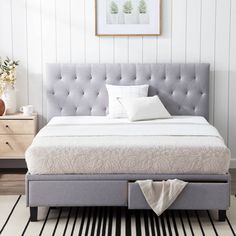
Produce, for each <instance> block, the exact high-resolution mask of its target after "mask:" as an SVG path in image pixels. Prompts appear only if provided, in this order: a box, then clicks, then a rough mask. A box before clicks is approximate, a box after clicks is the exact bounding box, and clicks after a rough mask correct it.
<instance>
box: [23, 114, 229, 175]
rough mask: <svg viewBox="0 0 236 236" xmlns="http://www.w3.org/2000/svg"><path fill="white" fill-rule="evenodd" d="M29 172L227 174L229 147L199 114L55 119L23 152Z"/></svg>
mask: <svg viewBox="0 0 236 236" xmlns="http://www.w3.org/2000/svg"><path fill="white" fill-rule="evenodd" d="M26 162H27V166H28V169H29V172H30V173H31V174H73V173H76V174H119V173H128V174H129V173H136V174H143V173H144V174H146V173H153V174H185V173H188V174H189V173H191V174H225V173H227V172H228V169H229V163H230V151H229V149H228V148H227V147H226V146H225V144H224V141H223V139H222V138H221V136H220V134H219V133H218V131H217V130H216V129H215V128H214V127H213V126H211V125H210V124H209V123H208V122H207V121H206V120H205V119H204V118H203V117H198V116H175V117H173V118H171V119H162V120H151V121H139V122H129V121H128V120H127V119H125V118H124V119H111V118H107V117H101V116H100V117H96V116H89V117H88V116H84V117H78V116H73V117H55V118H53V119H52V120H51V121H50V122H49V123H48V125H47V126H46V127H44V128H43V129H42V130H41V131H40V132H39V133H38V134H37V136H36V137H35V139H34V141H33V143H32V145H31V146H30V147H29V148H28V150H27V151H26Z"/></svg>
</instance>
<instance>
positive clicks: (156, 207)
mask: <svg viewBox="0 0 236 236" xmlns="http://www.w3.org/2000/svg"><path fill="white" fill-rule="evenodd" d="M136 182H137V183H138V184H139V186H140V188H141V190H142V193H143V195H144V197H145V199H146V201H147V203H148V204H149V206H150V207H151V208H152V209H153V211H154V212H155V213H156V214H157V215H158V216H159V215H161V214H162V213H163V212H164V211H165V210H166V209H167V208H168V207H169V206H170V205H171V204H172V203H173V202H174V201H175V200H176V198H177V197H178V196H179V194H180V193H181V192H182V190H183V189H184V188H185V186H186V185H187V184H188V183H187V182H184V181H182V180H178V179H173V180H171V179H169V180H167V181H164V180H163V181H161V182H159V181H156V182H154V181H152V180H138V181H136Z"/></svg>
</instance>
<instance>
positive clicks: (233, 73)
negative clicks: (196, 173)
mask: <svg viewBox="0 0 236 236" xmlns="http://www.w3.org/2000/svg"><path fill="white" fill-rule="evenodd" d="M235 12H236V1H234V0H232V1H231V30H230V33H231V35H230V36H231V37H230V52H229V56H230V67H229V69H230V70H229V123H228V138H229V140H228V145H229V148H230V150H231V152H232V157H234V158H235V157H236V145H235V140H236V125H235V121H236V109H235V108H236V105H235V103H236V102H235V101H236V92H235V91H236V43H235V42H236V14H235ZM234 167H235V168H236V160H235V162H234Z"/></svg>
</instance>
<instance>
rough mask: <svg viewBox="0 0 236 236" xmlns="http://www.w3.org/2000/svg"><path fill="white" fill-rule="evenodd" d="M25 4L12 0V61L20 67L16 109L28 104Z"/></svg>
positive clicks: (18, 70)
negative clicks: (17, 62) (16, 62)
mask: <svg viewBox="0 0 236 236" xmlns="http://www.w3.org/2000/svg"><path fill="white" fill-rule="evenodd" d="M9 2H10V1H9ZM25 4H26V2H25V0H12V47H13V50H12V51H13V57H14V59H16V60H19V61H20V66H19V67H18V68H17V75H16V76H17V84H16V88H17V103H18V104H17V105H18V107H20V106H21V105H22V104H27V103H28V80H27V33H26V8H25ZM1 28H2V27H1ZM19 45H20V47H19Z"/></svg>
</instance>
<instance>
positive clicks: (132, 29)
mask: <svg viewBox="0 0 236 236" xmlns="http://www.w3.org/2000/svg"><path fill="white" fill-rule="evenodd" d="M95 34H96V36H159V35H160V34H161V0H95Z"/></svg>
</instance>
